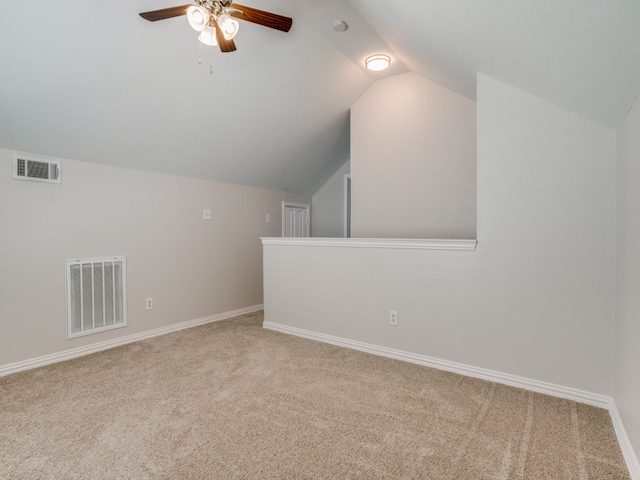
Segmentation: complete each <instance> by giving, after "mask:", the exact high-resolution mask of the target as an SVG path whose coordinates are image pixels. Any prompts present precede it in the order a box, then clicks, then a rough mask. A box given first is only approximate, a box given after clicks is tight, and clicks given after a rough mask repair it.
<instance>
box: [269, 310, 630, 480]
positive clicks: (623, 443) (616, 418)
mask: <svg viewBox="0 0 640 480" xmlns="http://www.w3.org/2000/svg"><path fill="white" fill-rule="evenodd" d="M262 326H263V328H266V329H268V330H273V331H276V332H281V333H286V334H289V335H295V336H297V337H302V338H308V339H311V340H317V341H319V342H324V343H330V344H331V345H336V346H339V347H346V348H351V349H354V350H359V351H361V352H366V353H372V354H374V355H380V356H383V357H388V358H394V359H396V360H403V361H405V362H410V363H415V364H418V365H424V366H426V367H431V368H437V369H438V370H445V371H448V372H453V373H458V374H461V375H466V376H469V377H475V378H480V379H483V380H489V381H491V382H496V383H502V384H505V385H510V386H512V387H518V388H523V389H525V390H531V391H534V392H538V393H544V394H547V395H552V396H554V397H560V398H565V399H567V400H573V401H576V402H580V403H585V404H587V405H593V406H595V407H600V408H604V409H606V410H608V411H609V414H610V415H611V422H612V423H613V428H614V430H615V432H616V436H617V437H618V441H619V442H620V448H621V449H622V454H623V455H624V459H625V461H626V463H627V467H628V469H629V475H630V476H631V479H632V480H640V463H638V459H637V457H636V455H635V453H634V451H633V447H632V446H631V442H630V441H629V437H628V436H627V433H626V431H625V429H624V426H623V424H622V419H621V418H620V414H619V413H618V409H617V408H616V405H615V402H614V401H613V398H611V397H607V396H606V395H599V394H596V393H591V392H585V391H583V390H578V389H575V388H570V387H563V386H561V385H555V384H553V383H547V382H541V381H539V380H532V379H530V378H525V377H520V376H517V375H510V374H508V373H502V372H497V371H495V370H489V369H486V368H479V367H473V366H470V365H465V364H462V363H457V362H451V361H449V360H441V359H439V358H433V357H427V356H425V355H418V354H415V353H410V352H404V351H402V350H395V349H392V348H387V347H381V346H378V345H372V344H369V343H363V342H358V341H355V340H349V339H347V338H342V337H335V336H333V335H327V334H324V333H318V332H313V331H310V330H304V329H301V328H296V327H290V326H288V325H282V324H279V323H273V322H267V321H265V322H264V323H263V325H262Z"/></svg>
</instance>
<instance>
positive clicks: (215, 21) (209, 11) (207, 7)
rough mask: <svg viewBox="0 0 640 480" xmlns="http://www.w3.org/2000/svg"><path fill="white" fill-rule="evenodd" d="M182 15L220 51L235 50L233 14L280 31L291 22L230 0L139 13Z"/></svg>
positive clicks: (198, 0) (145, 15)
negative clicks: (217, 46) (218, 47)
mask: <svg viewBox="0 0 640 480" xmlns="http://www.w3.org/2000/svg"><path fill="white" fill-rule="evenodd" d="M181 15H186V16H187V21H188V22H189V25H191V28H193V29H194V30H196V31H197V32H200V36H199V37H198V39H199V40H200V41H201V42H202V43H204V44H205V45H210V46H216V45H219V46H220V51H222V52H225V53H226V52H233V51H235V50H236V45H235V43H234V42H233V38H234V37H235V36H236V34H237V33H238V29H239V26H240V24H239V23H238V21H237V20H235V19H236V18H237V19H239V20H245V21H247V22H251V23H257V24H258V25H262V26H264V27H268V28H274V29H276V30H280V31H282V32H288V31H289V30H290V29H291V25H292V23H293V20H292V19H291V18H289V17H285V16H282V15H278V14H275V13H271V12H265V11H264V10H258V9H257V8H251V7H245V6H244V5H240V4H238V3H234V2H233V0H196V5H180V6H177V7H170V8H163V9H161V10H152V11H150V12H142V13H141V14H140V16H141V17H142V18H144V19H145V20H149V21H150V22H156V21H158V20H164V19H166V18H172V17H179V16H181Z"/></svg>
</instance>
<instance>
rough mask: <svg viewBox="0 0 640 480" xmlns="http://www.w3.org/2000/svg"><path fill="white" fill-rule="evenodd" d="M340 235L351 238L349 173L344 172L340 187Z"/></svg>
mask: <svg viewBox="0 0 640 480" xmlns="http://www.w3.org/2000/svg"><path fill="white" fill-rule="evenodd" d="M342 207H343V208H342V236H343V237H344V238H351V174H350V173H345V174H344V180H343V187H342Z"/></svg>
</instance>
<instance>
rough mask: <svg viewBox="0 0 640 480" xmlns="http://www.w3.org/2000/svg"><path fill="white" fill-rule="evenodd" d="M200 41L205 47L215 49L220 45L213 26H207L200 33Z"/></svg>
mask: <svg viewBox="0 0 640 480" xmlns="http://www.w3.org/2000/svg"><path fill="white" fill-rule="evenodd" d="M198 40H200V42H201V43H204V44H205V45H208V46H210V47H215V46H216V45H218V40H217V39H216V29H215V28H214V27H212V26H211V25H207V26H206V27H204V28H203V29H202V31H201V32H200V35H199V36H198Z"/></svg>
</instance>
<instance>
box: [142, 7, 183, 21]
mask: <svg viewBox="0 0 640 480" xmlns="http://www.w3.org/2000/svg"><path fill="white" fill-rule="evenodd" d="M190 6H191V5H180V6H178V7H170V8H163V9H162V10H152V11H150V12H142V13H141V14H140V16H141V17H142V18H144V19H145V20H149V21H150V22H156V21H158V20H164V19H165V18H172V17H179V16H180V15H186V14H187V8H189V7H190Z"/></svg>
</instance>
